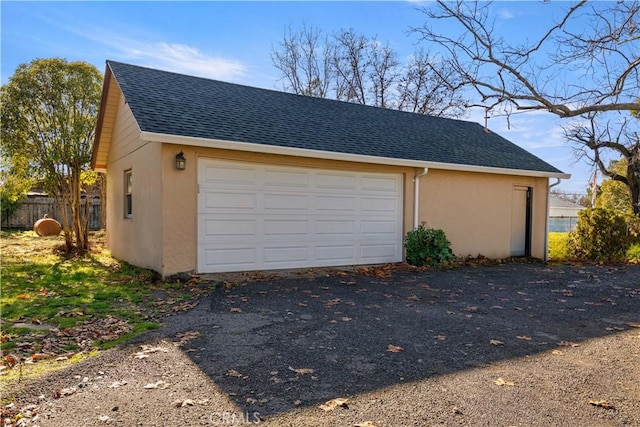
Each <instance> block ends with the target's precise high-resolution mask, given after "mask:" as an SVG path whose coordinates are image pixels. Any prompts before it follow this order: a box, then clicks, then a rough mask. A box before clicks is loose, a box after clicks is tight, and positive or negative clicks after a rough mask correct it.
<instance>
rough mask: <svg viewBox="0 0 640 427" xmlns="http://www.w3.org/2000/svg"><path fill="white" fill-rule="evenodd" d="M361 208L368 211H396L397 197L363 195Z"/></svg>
mask: <svg viewBox="0 0 640 427" xmlns="http://www.w3.org/2000/svg"><path fill="white" fill-rule="evenodd" d="M360 208H361V210H362V211H363V212H366V213H378V214H380V213H394V212H397V210H398V198H397V197H362V198H361V199H360Z"/></svg>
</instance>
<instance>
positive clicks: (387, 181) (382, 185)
mask: <svg viewBox="0 0 640 427" xmlns="http://www.w3.org/2000/svg"><path fill="white" fill-rule="evenodd" d="M398 185H399V181H398V180H397V179H394V177H380V176H367V175H365V176H363V177H362V189H363V190H365V191H385V192H389V193H391V194H394V195H395V194H397V193H398V189H399V188H398Z"/></svg>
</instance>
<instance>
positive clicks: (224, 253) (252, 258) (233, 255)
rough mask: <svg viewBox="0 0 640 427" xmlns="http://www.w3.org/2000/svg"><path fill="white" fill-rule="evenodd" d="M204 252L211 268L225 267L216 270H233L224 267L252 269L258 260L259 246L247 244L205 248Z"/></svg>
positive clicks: (207, 263)
mask: <svg viewBox="0 0 640 427" xmlns="http://www.w3.org/2000/svg"><path fill="white" fill-rule="evenodd" d="M203 253H204V257H205V260H204V261H205V262H206V265H207V266H209V267H210V268H211V267H213V268H216V267H222V268H223V269H221V270H215V271H231V270H224V269H226V268H235V267H241V268H243V269H245V268H249V269H251V267H252V266H253V265H255V264H256V262H257V261H258V248H256V247H249V246H245V247H239V248H224V249H205V250H204V251H203Z"/></svg>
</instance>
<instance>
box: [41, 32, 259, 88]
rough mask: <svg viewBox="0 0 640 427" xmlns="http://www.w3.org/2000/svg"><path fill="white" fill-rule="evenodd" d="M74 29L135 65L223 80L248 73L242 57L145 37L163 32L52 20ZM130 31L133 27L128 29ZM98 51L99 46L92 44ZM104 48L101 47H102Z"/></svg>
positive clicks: (116, 57)
mask: <svg viewBox="0 0 640 427" xmlns="http://www.w3.org/2000/svg"><path fill="white" fill-rule="evenodd" d="M51 24H52V25H56V26H58V27H61V28H64V29H65V30H67V31H68V32H70V33H73V34H76V35H77V36H79V37H81V38H83V39H86V40H89V41H91V42H93V43H97V44H99V45H101V46H103V47H104V48H105V49H104V50H105V51H104V55H105V57H104V59H112V60H118V61H123V62H127V61H131V62H133V63H135V65H141V66H147V67H151V68H159V69H162V70H166V71H174V72H177V73H183V74H189V75H193V76H199V77H206V78H212V79H220V80H231V81H236V82H237V81H240V80H242V78H244V77H245V76H246V71H247V67H246V66H245V65H244V64H243V63H241V62H240V61H237V60H234V59H231V58H225V57H221V56H219V55H215V54H212V53H209V52H203V51H201V50H200V49H198V48H196V47H194V46H189V45H187V44H183V43H175V42H168V41H151V42H150V41H141V40H145V39H146V40H148V39H153V38H155V39H161V38H163V37H165V36H164V35H161V34H155V35H150V34H145V33H143V32H139V33H138V34H136V35H135V36H133V37H132V36H129V37H124V36H122V34H123V33H125V31H124V30H123V31H121V32H116V31H114V30H113V29H106V28H103V27H100V26H98V25H89V24H85V25H80V24H78V23H72V24H68V23H67V24H65V23H64V22H53V21H52V22H51ZM127 33H128V34H130V33H131V31H127ZM91 49H92V51H96V49H95V47H92V48H91ZM98 50H100V49H98Z"/></svg>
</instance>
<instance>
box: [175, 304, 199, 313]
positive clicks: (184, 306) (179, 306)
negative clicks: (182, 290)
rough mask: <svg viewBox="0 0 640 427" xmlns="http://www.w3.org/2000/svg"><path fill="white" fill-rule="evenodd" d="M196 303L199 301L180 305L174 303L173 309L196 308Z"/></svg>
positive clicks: (185, 309)
mask: <svg viewBox="0 0 640 427" xmlns="http://www.w3.org/2000/svg"><path fill="white" fill-rule="evenodd" d="M196 305H198V302H197V301H196V302H193V303H189V302H185V303H183V304H179V305H174V306H173V307H172V308H171V310H173V311H175V312H178V311H187V310H191V309H192V308H194V307H195V306H196Z"/></svg>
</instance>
